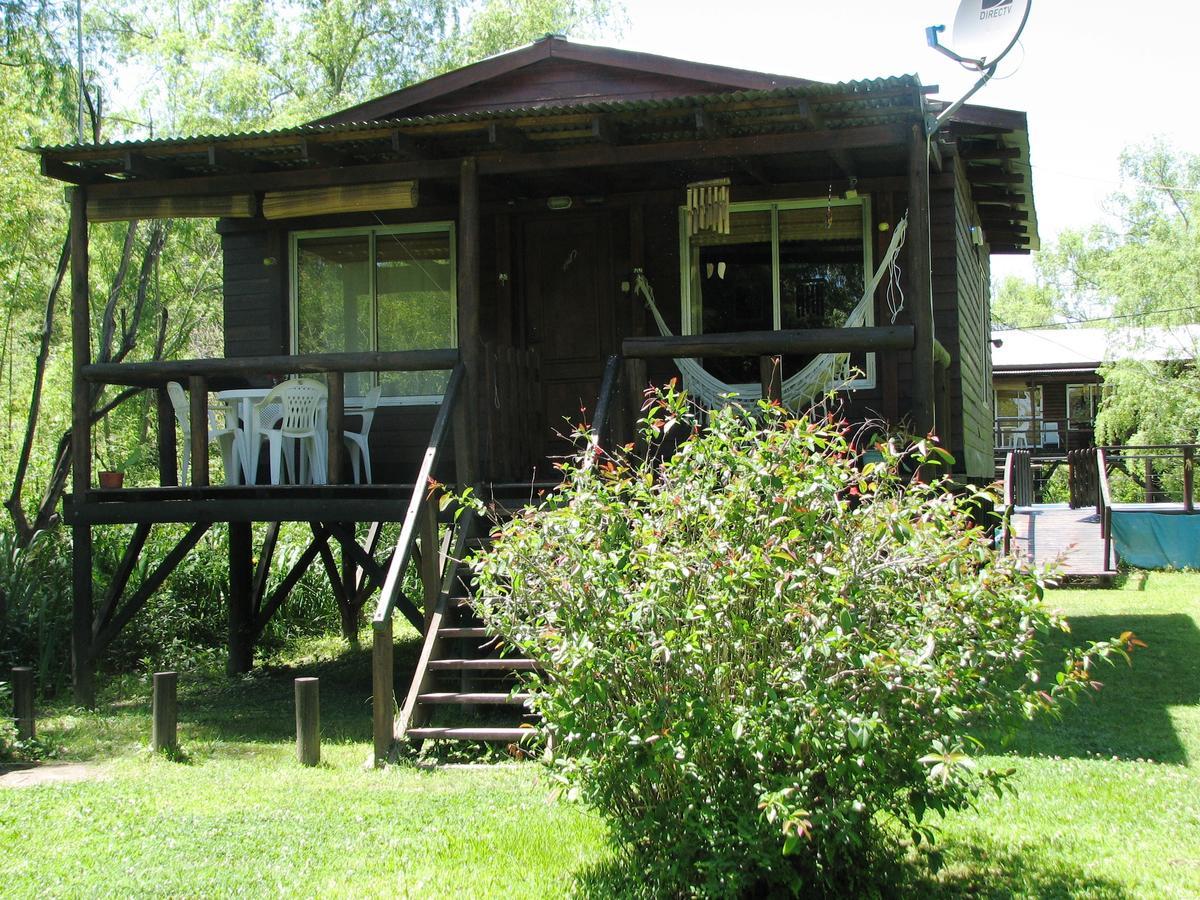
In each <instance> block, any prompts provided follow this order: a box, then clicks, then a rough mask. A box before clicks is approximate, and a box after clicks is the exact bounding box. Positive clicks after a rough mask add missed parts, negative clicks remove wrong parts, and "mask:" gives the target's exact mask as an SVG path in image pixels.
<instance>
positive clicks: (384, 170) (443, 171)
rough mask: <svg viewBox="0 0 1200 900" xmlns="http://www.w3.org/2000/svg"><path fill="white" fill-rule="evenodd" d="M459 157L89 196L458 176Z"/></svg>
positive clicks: (202, 180) (181, 181)
mask: <svg viewBox="0 0 1200 900" xmlns="http://www.w3.org/2000/svg"><path fill="white" fill-rule="evenodd" d="M457 175H458V160H456V159H437V160H418V161H413V162H396V161H394V160H393V161H391V162H386V163H373V164H368V165H355V166H345V167H342V168H326V169H292V170H280V171H278V172H261V173H258V174H253V173H241V174H230V175H200V176H197V177H195V178H178V179H174V180H157V179H156V180H146V181H141V180H138V181H127V182H121V181H113V180H111V179H110V180H109V181H107V182H105V183H102V184H95V185H93V186H92V187H91V188H89V190H88V196H89V197H97V198H100V197H103V198H114V197H123V198H132V197H195V196H198V195H202V194H243V193H254V192H256V191H274V190H300V189H304V188H317V187H331V186H335V185H346V184H378V183H379V182H382V181H402V180H405V179H409V178H414V179H425V178H442V179H448V178H454V177H457Z"/></svg>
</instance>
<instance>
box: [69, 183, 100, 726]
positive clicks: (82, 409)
mask: <svg viewBox="0 0 1200 900" xmlns="http://www.w3.org/2000/svg"><path fill="white" fill-rule="evenodd" d="M91 361H92V350H91V310H90V301H89V287H88V221H87V194H86V193H85V191H84V189H83V188H79V187H77V188H72V189H71V366H72V373H71V503H72V504H79V503H84V502H86V500H87V493H88V490H89V489H90V488H91V484H92V424H91V415H92V392H91V387H90V386H89V385H88V383H87V382H85V381H84V380H83V378H81V377H80V374H79V373H80V370H81V369H82V368H83V367H84V366H86V365H88V364H89V363H90V362H91ZM71 544H72V554H71V558H72V594H73V612H72V622H71V678H72V682H73V683H74V692H75V702H76V703H78V704H79V705H81V706H91V705H92V704H93V703H94V702H95V699H96V685H95V660H94V659H93V652H92V617H93V609H92V530H91V526H88V525H74V526H72V528H71Z"/></svg>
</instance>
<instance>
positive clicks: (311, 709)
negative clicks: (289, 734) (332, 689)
mask: <svg viewBox="0 0 1200 900" xmlns="http://www.w3.org/2000/svg"><path fill="white" fill-rule="evenodd" d="M296 758H297V759H298V760H300V765H302V766H315V765H317V764H318V763H319V762H320V761H321V695H320V679H319V678H297V679H296Z"/></svg>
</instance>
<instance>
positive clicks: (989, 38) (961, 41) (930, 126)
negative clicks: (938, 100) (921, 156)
mask: <svg viewBox="0 0 1200 900" xmlns="http://www.w3.org/2000/svg"><path fill="white" fill-rule="evenodd" d="M1032 7H1033V0H961V2H960V3H959V4H958V13H957V14H956V15H955V17H954V45H955V47H956V48H957V49H956V50H951V49H950V48H949V47H943V46H942V45H941V44H940V43H938V35H939V34H940V33H941V32H943V31H945V30H946V26H945V25H930V26H929V27H928V28H926V29H925V40H926V42H927V43H928V44H929V46H930V47H932V48H933V49H934V50H936V51H937V52H938V53H941V54H943V55H945V56H948V57H950V58H951V59H952V60H954V61H955V62H956V63H958V64H959V65H961V66H963V67H964V68H967V69H974V70H975V71H976V72H979V73H980V78H979V80H978V81H977V82H975V86H974V87H972V88H971V89H970V90H969V91H967V93H966V94H964V95H963V96H962V97H960V98H959V99H958V100H956V101H955V102H954V103H952V104H950V106H948V107H947V108H945V109H943V110H942V111H941V113H939V114H938V115H937V116H932V115H930V116H927V117H926V118H927V122H926V127H925V131H926V134H929V135H932V134H933V133H934V132H935V131H937V130H938V129H939V128H940V127H941V126H942V124H944V123H945V122H946V121H948V120H949V119H950V117H951V116H953V115H954V113H955V112H957V111H958V110H959V109H960V108H961V107H962V105H963V104H964V103H966V102H967V101H968V100H969V99H970V98H971V97H973V96H974V95H975V94H976V92H978V91H979V89H980V88H982V87H983V86H984V85H985V84H987V83H988V81H989V79H991V77H992V76H993V75H995V74H996V68H997V67H998V66H999V65H1000V61H1001V60H1002V59H1004V57H1006V56H1008V54H1009V52H1010V51H1011V50H1012V48H1013V47H1015V46H1016V45H1017V41H1018V40H1019V39H1020V37H1021V33H1022V32H1023V31H1024V30H1025V23H1026V22H1028V21H1029V10H1030V9H1031V8H1032Z"/></svg>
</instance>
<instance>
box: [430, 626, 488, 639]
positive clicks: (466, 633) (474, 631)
mask: <svg viewBox="0 0 1200 900" xmlns="http://www.w3.org/2000/svg"><path fill="white" fill-rule="evenodd" d="M492 636H493V635H492V634H490V633H489V632H488V630H487V629H486V628H484V627H483V626H482V625H480V626H474V625H472V626H469V627H463V626H457V627H454V628H443V629H441V630H440V631H438V637H444V638H486V637H492Z"/></svg>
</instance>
